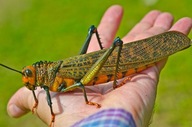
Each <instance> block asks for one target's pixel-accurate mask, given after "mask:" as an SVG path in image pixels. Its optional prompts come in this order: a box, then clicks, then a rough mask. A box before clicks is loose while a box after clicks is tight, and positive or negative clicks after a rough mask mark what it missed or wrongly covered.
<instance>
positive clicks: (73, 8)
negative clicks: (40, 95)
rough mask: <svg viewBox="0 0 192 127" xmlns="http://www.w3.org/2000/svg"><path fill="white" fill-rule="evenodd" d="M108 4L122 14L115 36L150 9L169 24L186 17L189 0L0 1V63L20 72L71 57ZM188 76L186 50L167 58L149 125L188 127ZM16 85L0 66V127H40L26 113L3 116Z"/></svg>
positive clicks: (191, 121) (191, 65)
mask: <svg viewBox="0 0 192 127" xmlns="http://www.w3.org/2000/svg"><path fill="white" fill-rule="evenodd" d="M113 4H119V5H122V6H123V7H124V10H125V12H124V18H123V22H122V24H121V27H120V30H119V32H118V34H117V35H118V36H120V37H123V36H124V35H125V34H126V32H127V31H129V30H130V29H131V28H132V27H133V26H134V25H135V24H136V23H137V22H138V21H139V20H140V19H141V18H142V17H143V16H144V15H145V14H146V13H147V12H149V11H150V10H153V9H158V10H161V11H168V12H170V13H172V14H173V15H174V17H175V21H176V20H178V19H179V18H181V17H185V16H188V17H192V1H191V0H134V1H133V0H106V1H101V0H91V1H82V0H73V1H72V0H55V1H49V0H0V63H3V64H6V65H8V66H10V67H14V68H16V69H19V70H21V69H22V68H23V67H24V66H26V65H31V64H32V63H34V62H36V61H39V60H48V61H49V60H50V61H56V60H61V59H64V58H67V57H70V56H73V55H77V54H78V52H79V49H80V48H81V46H82V44H83V42H84V39H85V37H86V34H87V30H88V28H89V26H90V25H92V24H94V25H96V26H97V25H98V24H99V21H100V19H101V16H102V15H103V13H104V12H105V10H106V9H107V8H108V7H109V6H111V5H113ZM189 37H190V38H192V34H190V35H189ZM191 72H192V48H189V49H187V50H185V51H183V52H180V53H177V54H175V55H173V56H171V57H170V58H169V60H168V63H167V65H166V67H165V69H164V70H163V72H162V73H161V78H160V82H159V89H158V95H157V101H156V104H155V112H154V116H153V120H152V124H151V125H150V126H151V127H189V126H192V92H191V90H192V76H191ZM22 86H23V84H22V81H21V75H19V74H17V73H15V72H12V71H10V70H7V69H4V68H2V67H0V126H1V127H15V126H20V127H34V126H36V127H46V125H44V123H42V122H41V121H40V120H39V119H38V118H37V117H36V116H34V115H32V113H31V112H29V113H28V114H27V115H26V116H24V117H22V118H18V119H14V118H10V117H9V116H8V114H7V111H6V106H7V103H8V100H9V98H10V97H11V96H12V95H13V94H14V92H15V91H17V90H18V89H19V88H20V87H22ZM40 103H41V102H40Z"/></svg>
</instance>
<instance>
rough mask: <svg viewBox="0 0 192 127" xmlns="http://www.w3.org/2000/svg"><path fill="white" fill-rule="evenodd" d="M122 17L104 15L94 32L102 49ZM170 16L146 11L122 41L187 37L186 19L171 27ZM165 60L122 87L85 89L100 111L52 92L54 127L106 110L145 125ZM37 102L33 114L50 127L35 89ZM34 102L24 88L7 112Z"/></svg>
mask: <svg viewBox="0 0 192 127" xmlns="http://www.w3.org/2000/svg"><path fill="white" fill-rule="evenodd" d="M122 15H123V10H122V8H121V7H120V6H112V7H110V8H109V9H108V10H107V11H106V13H105V14H104V16H103V18H102V20H101V22H100V25H99V27H98V31H99V34H100V37H101V39H102V42H103V46H104V47H109V46H110V45H111V42H113V39H114V37H115V34H116V32H117V29H118V27H119V25H120V21H121V18H122ZM172 22H173V17H172V15H171V14H169V13H162V12H159V11H151V12H149V13H148V14H147V15H146V16H145V17H144V18H143V19H142V20H141V21H140V22H139V23H138V24H137V25H136V26H135V27H134V28H133V29H132V30H131V31H130V32H129V33H128V34H127V35H126V36H125V37H124V38H123V41H124V42H131V41H134V40H138V39H142V38H146V37H149V36H152V35H156V34H159V33H162V32H165V31H169V30H177V31H180V32H182V33H184V34H188V32H189V31H190V30H191V27H192V20H191V19H190V18H182V19H180V20H179V21H177V22H176V23H175V24H174V25H172ZM95 50H99V47H97V43H96V39H95V38H93V40H92V41H91V46H90V47H89V52H90V51H95ZM165 63H166V60H163V61H161V62H159V63H158V64H157V65H155V66H153V67H150V68H148V69H146V70H145V71H142V72H141V73H138V74H136V75H134V77H132V78H131V80H130V81H129V82H127V83H126V84H124V85H123V86H122V87H120V88H117V89H115V90H112V91H110V92H107V90H108V86H105V85H101V86H100V85H99V86H94V87H93V88H88V89H86V90H87V95H88V99H89V100H91V101H93V102H97V103H99V104H101V106H102V107H101V108H100V109H97V108H95V107H94V106H90V105H86V104H85V102H84V97H83V93H82V92H78V91H75V92H66V93H55V94H54V93H52V102H53V111H54V113H55V114H56V118H55V124H54V125H55V127H62V126H63V125H65V126H70V125H72V124H74V123H75V122H77V121H79V120H81V119H83V118H85V117H87V116H89V115H91V114H93V113H95V112H97V111H99V110H102V109H108V108H123V109H125V110H127V111H128V112H130V113H131V114H132V115H133V118H134V120H135V123H136V125H137V126H147V125H148V123H149V120H150V117H151V114H152V111H153V106H154V102H155V97H156V91H157V83H158V78H159V74H160V71H161V70H162V69H163V66H164V65H165ZM36 94H37V98H38V100H40V101H39V104H38V107H37V109H36V112H35V114H36V115H37V116H38V117H39V118H40V119H41V120H42V121H44V122H45V123H46V124H48V125H49V124H50V121H51V114H50V109H49V106H48V105H47V101H46V93H45V92H44V90H41V89H37V91H36ZM33 105H34V99H33V95H32V92H31V91H29V90H28V89H26V88H25V87H23V88H21V89H19V90H18V91H17V92H16V93H15V94H14V95H13V97H12V98H11V99H10V101H9V103H8V108H7V110H8V113H9V115H10V116H12V117H20V116H22V115H24V114H26V113H27V112H28V111H30V110H31V109H32V107H33Z"/></svg>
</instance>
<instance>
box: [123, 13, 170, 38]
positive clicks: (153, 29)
mask: <svg viewBox="0 0 192 127" xmlns="http://www.w3.org/2000/svg"><path fill="white" fill-rule="evenodd" d="M151 13H152V12H151ZM153 13H154V12H153ZM151 16H153V18H152V19H150V15H147V16H145V17H144V19H143V20H142V21H141V22H140V23H141V25H147V24H148V25H147V26H148V27H143V29H142V30H139V29H135V30H134V32H133V33H132V31H131V34H128V35H129V36H128V37H126V39H127V40H128V41H133V40H138V39H143V38H146V37H149V36H152V35H156V34H159V33H162V32H165V31H167V30H169V29H170V27H171V25H172V22H173V16H172V15H171V14H170V13H167V12H164V13H157V12H156V13H154V14H153V15H151ZM150 20H152V21H150ZM140 23H139V24H140ZM140 33H142V34H140Z"/></svg>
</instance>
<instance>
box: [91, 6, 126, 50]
mask: <svg viewBox="0 0 192 127" xmlns="http://www.w3.org/2000/svg"><path fill="white" fill-rule="evenodd" d="M122 15H123V8H122V7H121V6H119V5H114V6H112V7H110V8H109V9H108V10H107V11H106V12H105V14H104V15H103V17H102V19H101V22H100V24H99V26H98V32H99V36H100V38H101V42H102V45H103V47H109V46H110V44H111V43H112V42H113V39H114V37H115V34H116V31H117V29H118V27H119V25H120V22H121V19H122ZM99 49H100V48H99V46H98V41H97V39H96V37H95V36H93V39H92V41H91V42H90V46H89V49H88V51H89V52H91V51H95V50H99Z"/></svg>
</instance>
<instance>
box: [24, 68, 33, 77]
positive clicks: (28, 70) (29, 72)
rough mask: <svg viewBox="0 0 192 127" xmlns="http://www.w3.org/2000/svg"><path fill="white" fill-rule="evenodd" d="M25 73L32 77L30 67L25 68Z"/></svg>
mask: <svg viewBox="0 0 192 127" xmlns="http://www.w3.org/2000/svg"><path fill="white" fill-rule="evenodd" d="M25 75H26V76H27V77H32V71H31V70H30V69H26V70H25Z"/></svg>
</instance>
